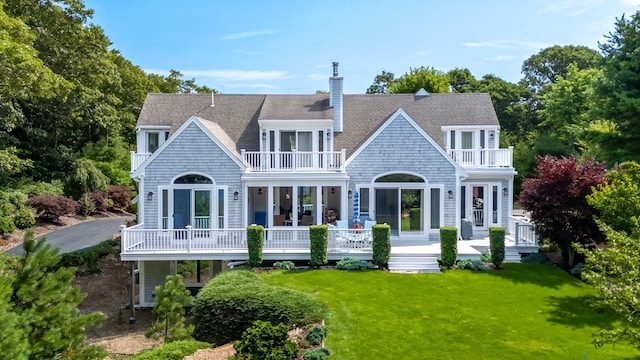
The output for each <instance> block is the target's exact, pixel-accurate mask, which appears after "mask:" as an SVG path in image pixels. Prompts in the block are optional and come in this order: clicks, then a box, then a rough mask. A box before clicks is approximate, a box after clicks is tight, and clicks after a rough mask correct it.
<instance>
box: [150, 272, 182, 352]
mask: <svg viewBox="0 0 640 360" xmlns="http://www.w3.org/2000/svg"><path fill="white" fill-rule="evenodd" d="M155 290H156V298H155V305H154V306H153V313H154V314H155V315H156V321H155V322H154V323H153V325H152V326H151V328H149V330H147V334H146V335H147V336H148V337H152V338H161V339H162V341H163V342H164V343H165V344H166V343H168V342H172V341H178V340H185V339H188V338H189V337H190V336H191V333H192V332H193V325H190V326H188V327H186V328H185V326H184V320H185V319H184V313H185V311H184V307H185V306H190V305H191V304H192V302H193V297H191V293H190V292H189V290H187V289H186V288H185V285H184V281H182V276H180V275H169V276H167V279H166V282H165V285H164V286H160V285H158V286H156V289H155Z"/></svg>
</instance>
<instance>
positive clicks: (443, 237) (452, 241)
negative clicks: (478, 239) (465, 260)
mask: <svg viewBox="0 0 640 360" xmlns="http://www.w3.org/2000/svg"><path fill="white" fill-rule="evenodd" d="M457 257H458V229H456V228H455V227H453V226H443V227H441V228H440V260H441V261H442V266H446V267H451V266H453V264H455V263H456V258H457Z"/></svg>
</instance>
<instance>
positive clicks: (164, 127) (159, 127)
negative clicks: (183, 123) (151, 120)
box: [136, 125, 171, 130]
mask: <svg viewBox="0 0 640 360" xmlns="http://www.w3.org/2000/svg"><path fill="white" fill-rule="evenodd" d="M136 129H139V130H171V126H169V125H140V126H137V127H136Z"/></svg>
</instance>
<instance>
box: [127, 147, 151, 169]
mask: <svg viewBox="0 0 640 360" xmlns="http://www.w3.org/2000/svg"><path fill="white" fill-rule="evenodd" d="M149 157H151V153H136V152H133V151H132V152H131V172H134V171H136V170H138V168H139V167H140V165H142V163H144V162H145V161H146V160H147V159H148V158H149Z"/></svg>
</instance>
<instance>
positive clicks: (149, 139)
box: [137, 126, 170, 154]
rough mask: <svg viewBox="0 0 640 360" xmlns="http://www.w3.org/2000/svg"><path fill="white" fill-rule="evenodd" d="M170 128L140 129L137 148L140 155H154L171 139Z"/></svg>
mask: <svg viewBox="0 0 640 360" xmlns="http://www.w3.org/2000/svg"><path fill="white" fill-rule="evenodd" d="M169 130H170V128H169V127H168V126H162V127H156V126H154V127H140V128H138V135H137V147H138V152H139V153H146V154H152V153H154V152H156V150H158V148H159V147H160V146H161V145H162V144H164V142H165V141H167V139H169Z"/></svg>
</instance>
